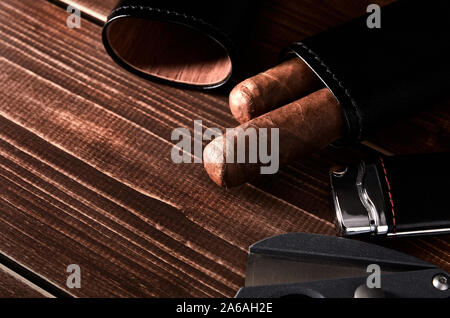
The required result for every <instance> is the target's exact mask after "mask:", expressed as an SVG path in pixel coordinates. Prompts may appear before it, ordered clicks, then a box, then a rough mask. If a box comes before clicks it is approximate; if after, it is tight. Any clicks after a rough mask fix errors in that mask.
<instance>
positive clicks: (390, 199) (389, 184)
mask: <svg viewBox="0 0 450 318" xmlns="http://www.w3.org/2000/svg"><path fill="white" fill-rule="evenodd" d="M380 161H381V166H382V167H383V171H384V178H385V179H386V184H387V187H388V193H389V201H390V202H391V211H392V224H393V227H394V234H395V233H397V222H396V220H395V210H394V200H393V199H392V193H391V183H390V182H389V179H388V176H387V171H386V166H385V165H384V160H383V157H382V156H380Z"/></svg>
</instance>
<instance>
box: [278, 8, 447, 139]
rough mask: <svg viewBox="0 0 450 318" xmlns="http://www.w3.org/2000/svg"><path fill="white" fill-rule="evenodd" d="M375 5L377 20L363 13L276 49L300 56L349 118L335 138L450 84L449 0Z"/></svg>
mask: <svg viewBox="0 0 450 318" xmlns="http://www.w3.org/2000/svg"><path fill="white" fill-rule="evenodd" d="M374 13H375V12H374ZM379 13H380V15H379V17H381V19H380V21H381V24H380V25H378V26H380V28H376V27H375V28H373V25H372V24H371V22H372V19H373V18H374V17H373V16H372V15H371V14H370V13H368V14H367V15H366V16H363V17H361V18H359V19H356V20H354V21H351V22H349V23H346V24H344V25H342V26H340V27H337V28H333V29H330V30H327V31H325V32H323V33H321V34H318V35H317V36H314V37H312V38H309V39H306V40H304V41H302V42H298V43H294V44H293V45H292V46H290V47H289V48H288V49H287V50H286V51H284V52H283V54H282V59H288V58H292V57H295V56H298V57H300V58H301V59H303V60H304V61H305V62H306V63H307V64H308V65H309V66H310V67H311V68H312V69H313V70H314V72H315V73H316V74H317V75H318V76H319V77H320V79H321V80H322V81H323V83H324V84H325V85H326V86H327V87H328V88H329V89H330V90H331V92H332V93H333V94H334V95H335V97H336V98H337V100H338V101H339V104H340V105H341V107H342V109H343V112H344V115H345V116H344V117H345V121H346V126H347V138H346V139H345V140H341V143H352V142H357V141H361V140H364V139H365V138H366V137H367V136H368V135H369V134H370V133H371V131H373V130H375V129H379V128H380V127H382V126H384V125H385V124H386V123H388V122H390V121H391V120H393V119H396V118H399V117H405V116H407V115H409V114H411V113H412V112H413V111H416V110H421V109H424V108H426V107H430V106H432V102H433V101H434V100H435V99H438V98H441V97H442V96H443V95H444V94H446V93H447V92H448V89H449V88H450V81H449V74H450V60H449V56H450V41H449V33H450V23H449V21H450V19H449V17H450V1H447V0H431V1H415V0H400V1H397V2H394V3H393V4H390V5H387V6H385V7H382V8H381V11H379ZM375 14H377V13H375ZM375 18H376V17H375Z"/></svg>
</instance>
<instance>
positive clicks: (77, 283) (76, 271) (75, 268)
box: [66, 264, 81, 289]
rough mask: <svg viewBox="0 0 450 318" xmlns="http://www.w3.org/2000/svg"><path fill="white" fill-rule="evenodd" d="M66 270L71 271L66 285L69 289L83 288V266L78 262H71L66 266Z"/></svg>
mask: <svg viewBox="0 0 450 318" xmlns="http://www.w3.org/2000/svg"><path fill="white" fill-rule="evenodd" d="M66 272H67V273H70V275H69V276H68V277H67V280H66V286H67V288H69V289H74V288H77V289H79V288H81V268H80V266H79V265H77V264H70V265H69V266H67V268H66Z"/></svg>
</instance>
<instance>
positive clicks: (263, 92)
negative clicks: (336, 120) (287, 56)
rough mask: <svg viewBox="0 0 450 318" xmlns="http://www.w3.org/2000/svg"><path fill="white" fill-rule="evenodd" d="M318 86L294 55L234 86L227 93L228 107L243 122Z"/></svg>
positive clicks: (305, 93)
mask: <svg viewBox="0 0 450 318" xmlns="http://www.w3.org/2000/svg"><path fill="white" fill-rule="evenodd" d="M322 86H323V84H322V82H321V81H320V80H319V78H318V77H317V76H316V75H315V74H314V72H313V71H312V70H311V69H310V67H309V66H308V65H306V63H305V62H303V61H302V60H301V59H300V58H294V59H291V60H288V61H286V62H284V63H282V64H280V65H278V66H276V67H274V68H272V69H270V70H268V71H266V72H263V73H261V74H258V75H256V76H254V77H252V78H249V79H247V80H245V81H244V82H242V83H240V84H239V85H237V86H236V87H235V88H234V89H233V91H232V92H231V94H230V109H231V112H232V113H233V116H234V117H235V118H236V120H237V121H238V122H239V123H241V124H243V123H246V122H248V121H249V120H252V119H253V118H256V117H258V116H260V115H262V114H265V113H267V112H269V111H271V110H274V109H276V108H278V107H281V106H283V105H286V104H287V103H290V102H292V101H294V100H297V99H299V98H300V97H303V96H306V95H308V94H310V93H312V92H314V91H316V90H318V89H319V88H321V87H322Z"/></svg>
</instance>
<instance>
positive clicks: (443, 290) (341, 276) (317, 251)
mask: <svg viewBox="0 0 450 318" xmlns="http://www.w3.org/2000/svg"><path fill="white" fill-rule="evenodd" d="M376 269H379V272H378V274H377V272H376ZM372 270H374V272H371V271H372ZM377 280H378V281H377ZM236 297H237V298H284V297H289V298H290V297H312V298H384V297H386V298H448V297H450V290H449V274H448V273H446V272H445V271H443V270H441V269H439V268H438V267H436V266H434V265H432V264H429V263H426V262H424V261H422V260H419V259H417V258H415V257H412V256H409V255H406V254H403V253H399V252H396V251H393V250H390V249H388V248H384V247H380V246H376V245H372V244H368V243H364V242H360V241H357V240H350V239H346V238H341V237H332V236H324V235H316V234H304V233H293V234H285V235H281V236H276V237H273V238H269V239H266V240H263V241H261V242H259V243H256V244H254V245H253V246H251V247H250V255H249V259H248V265H247V277H246V281H245V288H242V289H241V290H240V291H239V292H238V293H237V295H236Z"/></svg>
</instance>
